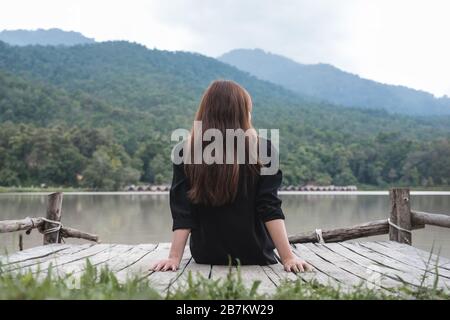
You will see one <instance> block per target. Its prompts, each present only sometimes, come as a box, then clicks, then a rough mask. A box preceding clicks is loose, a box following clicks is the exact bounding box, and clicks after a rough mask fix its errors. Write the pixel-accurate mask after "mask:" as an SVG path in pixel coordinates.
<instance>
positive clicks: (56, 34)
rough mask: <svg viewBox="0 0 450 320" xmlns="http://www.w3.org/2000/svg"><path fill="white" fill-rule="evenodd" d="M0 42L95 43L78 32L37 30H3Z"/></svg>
mask: <svg viewBox="0 0 450 320" xmlns="http://www.w3.org/2000/svg"><path fill="white" fill-rule="evenodd" d="M0 41H3V42H6V43H8V44H10V45H15V46H27V45H50V46H55V45H64V46H73V45H77V44H88V43H95V40H94V39H91V38H87V37H85V36H84V35H82V34H81V33H79V32H75V31H64V30H61V29H56V28H52V29H47V30H45V29H37V30H3V31H0Z"/></svg>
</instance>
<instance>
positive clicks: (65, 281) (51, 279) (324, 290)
mask: <svg viewBox="0 0 450 320" xmlns="http://www.w3.org/2000/svg"><path fill="white" fill-rule="evenodd" d="M259 284H260V283H259V281H255V282H254V283H253V285H251V286H250V287H248V286H244V283H243V281H242V279H241V275H240V272H235V271H234V272H232V271H231V269H230V272H229V273H228V275H227V276H226V277H225V278H224V279H220V280H211V279H206V278H204V277H202V276H201V275H199V274H197V275H193V274H191V273H189V274H188V277H187V280H186V281H185V282H184V283H183V284H182V285H178V286H176V287H171V288H170V289H169V290H168V292H167V293H166V294H165V295H161V294H160V293H158V292H157V291H156V290H154V289H153V288H152V285H151V282H149V280H148V279H142V278H138V277H135V278H130V279H128V280H127V281H126V282H124V283H120V282H119V281H118V280H117V278H116V277H115V275H114V273H113V272H111V271H110V270H108V269H107V268H102V269H97V268H96V267H94V266H92V265H91V264H90V263H89V261H87V266H86V270H85V271H84V273H83V275H82V276H81V278H79V280H76V279H75V278H74V277H72V276H70V275H69V276H66V277H56V276H54V275H53V272H52V271H51V268H50V269H49V270H48V271H47V272H46V273H45V274H42V273H38V274H32V273H31V272H30V271H27V272H22V273H10V272H1V268H0V299H3V300H7V299H38V300H40V299H89V300H92V299H100V300H103V299H226V300H234V299H258V300H260V299H285V300H289V299H352V300H355V299H402V298H405V297H406V298H409V299H450V295H449V293H448V292H444V291H442V290H440V289H438V288H437V281H436V282H435V285H434V287H432V288H426V287H424V286H416V287H411V286H407V285H404V286H402V287H400V288H398V289H396V290H395V292H392V293H390V292H388V293H386V292H382V291H380V290H377V289H368V288H365V287H364V288H363V287H362V286H358V287H355V288H354V289H353V290H351V291H350V292H345V291H344V290H341V289H339V288H333V287H331V286H324V285H320V284H318V283H317V282H310V283H305V282H302V281H300V280H297V281H290V282H287V281H285V282H283V283H282V284H281V285H280V286H278V287H277V289H276V292H274V293H273V294H270V295H268V294H264V293H262V292H261V290H259Z"/></svg>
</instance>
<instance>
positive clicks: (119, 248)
mask: <svg viewBox="0 0 450 320" xmlns="http://www.w3.org/2000/svg"><path fill="white" fill-rule="evenodd" d="M131 249H132V246H130V245H123V244H118V245H110V246H109V247H107V248H106V249H105V250H102V251H100V252H98V253H96V254H94V255H91V256H89V257H87V258H85V259H79V260H75V261H71V262H67V263H64V264H60V265H59V266H58V268H56V270H57V272H58V274H59V275H61V276H64V275H67V274H71V275H72V276H73V277H78V276H79V275H80V273H81V272H83V271H84V270H86V266H87V265H86V263H87V261H86V260H89V263H91V264H92V265H93V266H96V267H98V268H102V267H105V266H106V264H107V263H108V261H110V260H111V259H112V258H114V257H117V256H120V255H122V254H123V253H126V252H128V251H130V250H131ZM58 262H59V261H58V259H57V260H56V263H58Z"/></svg>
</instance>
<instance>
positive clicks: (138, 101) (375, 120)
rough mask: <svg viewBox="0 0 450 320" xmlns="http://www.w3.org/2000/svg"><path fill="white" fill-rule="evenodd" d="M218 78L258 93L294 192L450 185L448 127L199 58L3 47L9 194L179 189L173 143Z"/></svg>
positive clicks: (1, 139) (106, 46)
mask: <svg viewBox="0 0 450 320" xmlns="http://www.w3.org/2000/svg"><path fill="white" fill-rule="evenodd" d="M218 78H225V79H232V80H235V81H237V82H239V83H241V84H242V85H244V86H245V87H246V88H247V89H248V90H249V92H250V94H251V95H252V97H253V100H254V114H253V117H252V118H253V119H254V122H255V125H256V127H257V128H258V127H259V128H277V129H280V137H281V141H280V142H281V146H280V149H281V150H280V153H281V166H282V170H283V172H284V177H285V179H284V183H285V184H303V183H307V182H314V183H323V184H328V183H334V184H356V183H358V184H372V185H379V186H386V185H387V184H392V183H397V184H408V185H422V184H423V185H446V184H448V183H449V181H450V172H449V170H450V169H449V168H450V164H449V163H448V161H449V160H448V159H450V157H449V153H450V152H449V151H450V146H449V138H450V118H449V117H442V116H441V117H409V116H402V115H392V114H389V113H388V112H386V111H383V110H372V109H363V110H362V109H355V108H344V107H337V106H336V105H332V104H329V103H317V102H311V100H310V99H308V98H305V97H302V96H300V95H299V94H297V93H294V92H293V91H290V90H287V89H285V88H283V87H281V86H278V85H275V84H272V83H270V82H267V81H263V80H259V79H257V78H256V77H254V76H251V75H249V74H247V73H245V72H242V71H240V70H238V69H236V68H234V67H232V66H230V65H228V64H225V63H222V62H219V61H217V60H216V59H212V58H208V57H205V56H202V55H200V54H196V53H189V52H170V51H161V50H156V49H154V50H149V49H147V48H145V47H143V46H141V45H138V44H132V43H128V42H105V43H96V44H88V45H76V46H70V47H68V46H58V47H52V46H24V47H18V46H10V45H7V44H5V43H2V42H0V185H19V184H21V185H31V184H34V185H36V184H40V183H46V184H58V185H71V186H78V185H81V186H87V187H91V188H99V189H117V188H120V187H122V186H123V184H125V183H135V182H136V181H137V180H141V181H144V182H158V183H162V182H170V178H171V163H170V159H169V156H170V149H171V147H172V146H173V145H174V143H173V142H171V141H170V133H171V132H172V130H174V129H176V128H179V127H182V128H189V127H190V125H191V122H192V119H193V116H194V113H195V110H196V108H197V105H198V102H199V99H200V96H201V94H202V92H203V91H204V89H205V88H206V86H207V85H208V84H209V83H210V82H211V81H212V80H215V79H218Z"/></svg>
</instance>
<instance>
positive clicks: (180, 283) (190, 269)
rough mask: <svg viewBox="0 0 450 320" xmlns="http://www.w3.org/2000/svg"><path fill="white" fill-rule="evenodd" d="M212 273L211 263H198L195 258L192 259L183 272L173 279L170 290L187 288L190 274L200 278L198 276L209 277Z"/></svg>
mask: <svg viewBox="0 0 450 320" xmlns="http://www.w3.org/2000/svg"><path fill="white" fill-rule="evenodd" d="M210 274H211V265H210V264H199V263H196V262H195V261H194V259H191V261H190V262H189V263H188V264H187V266H186V267H185V268H184V271H183V272H182V274H181V275H180V276H179V277H177V278H175V279H174V280H173V281H172V283H171V284H170V288H169V290H171V291H172V292H173V291H175V290H177V289H182V288H186V287H187V280H188V277H189V275H191V276H192V277H193V278H194V279H198V277H202V278H204V279H209V276H210Z"/></svg>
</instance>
